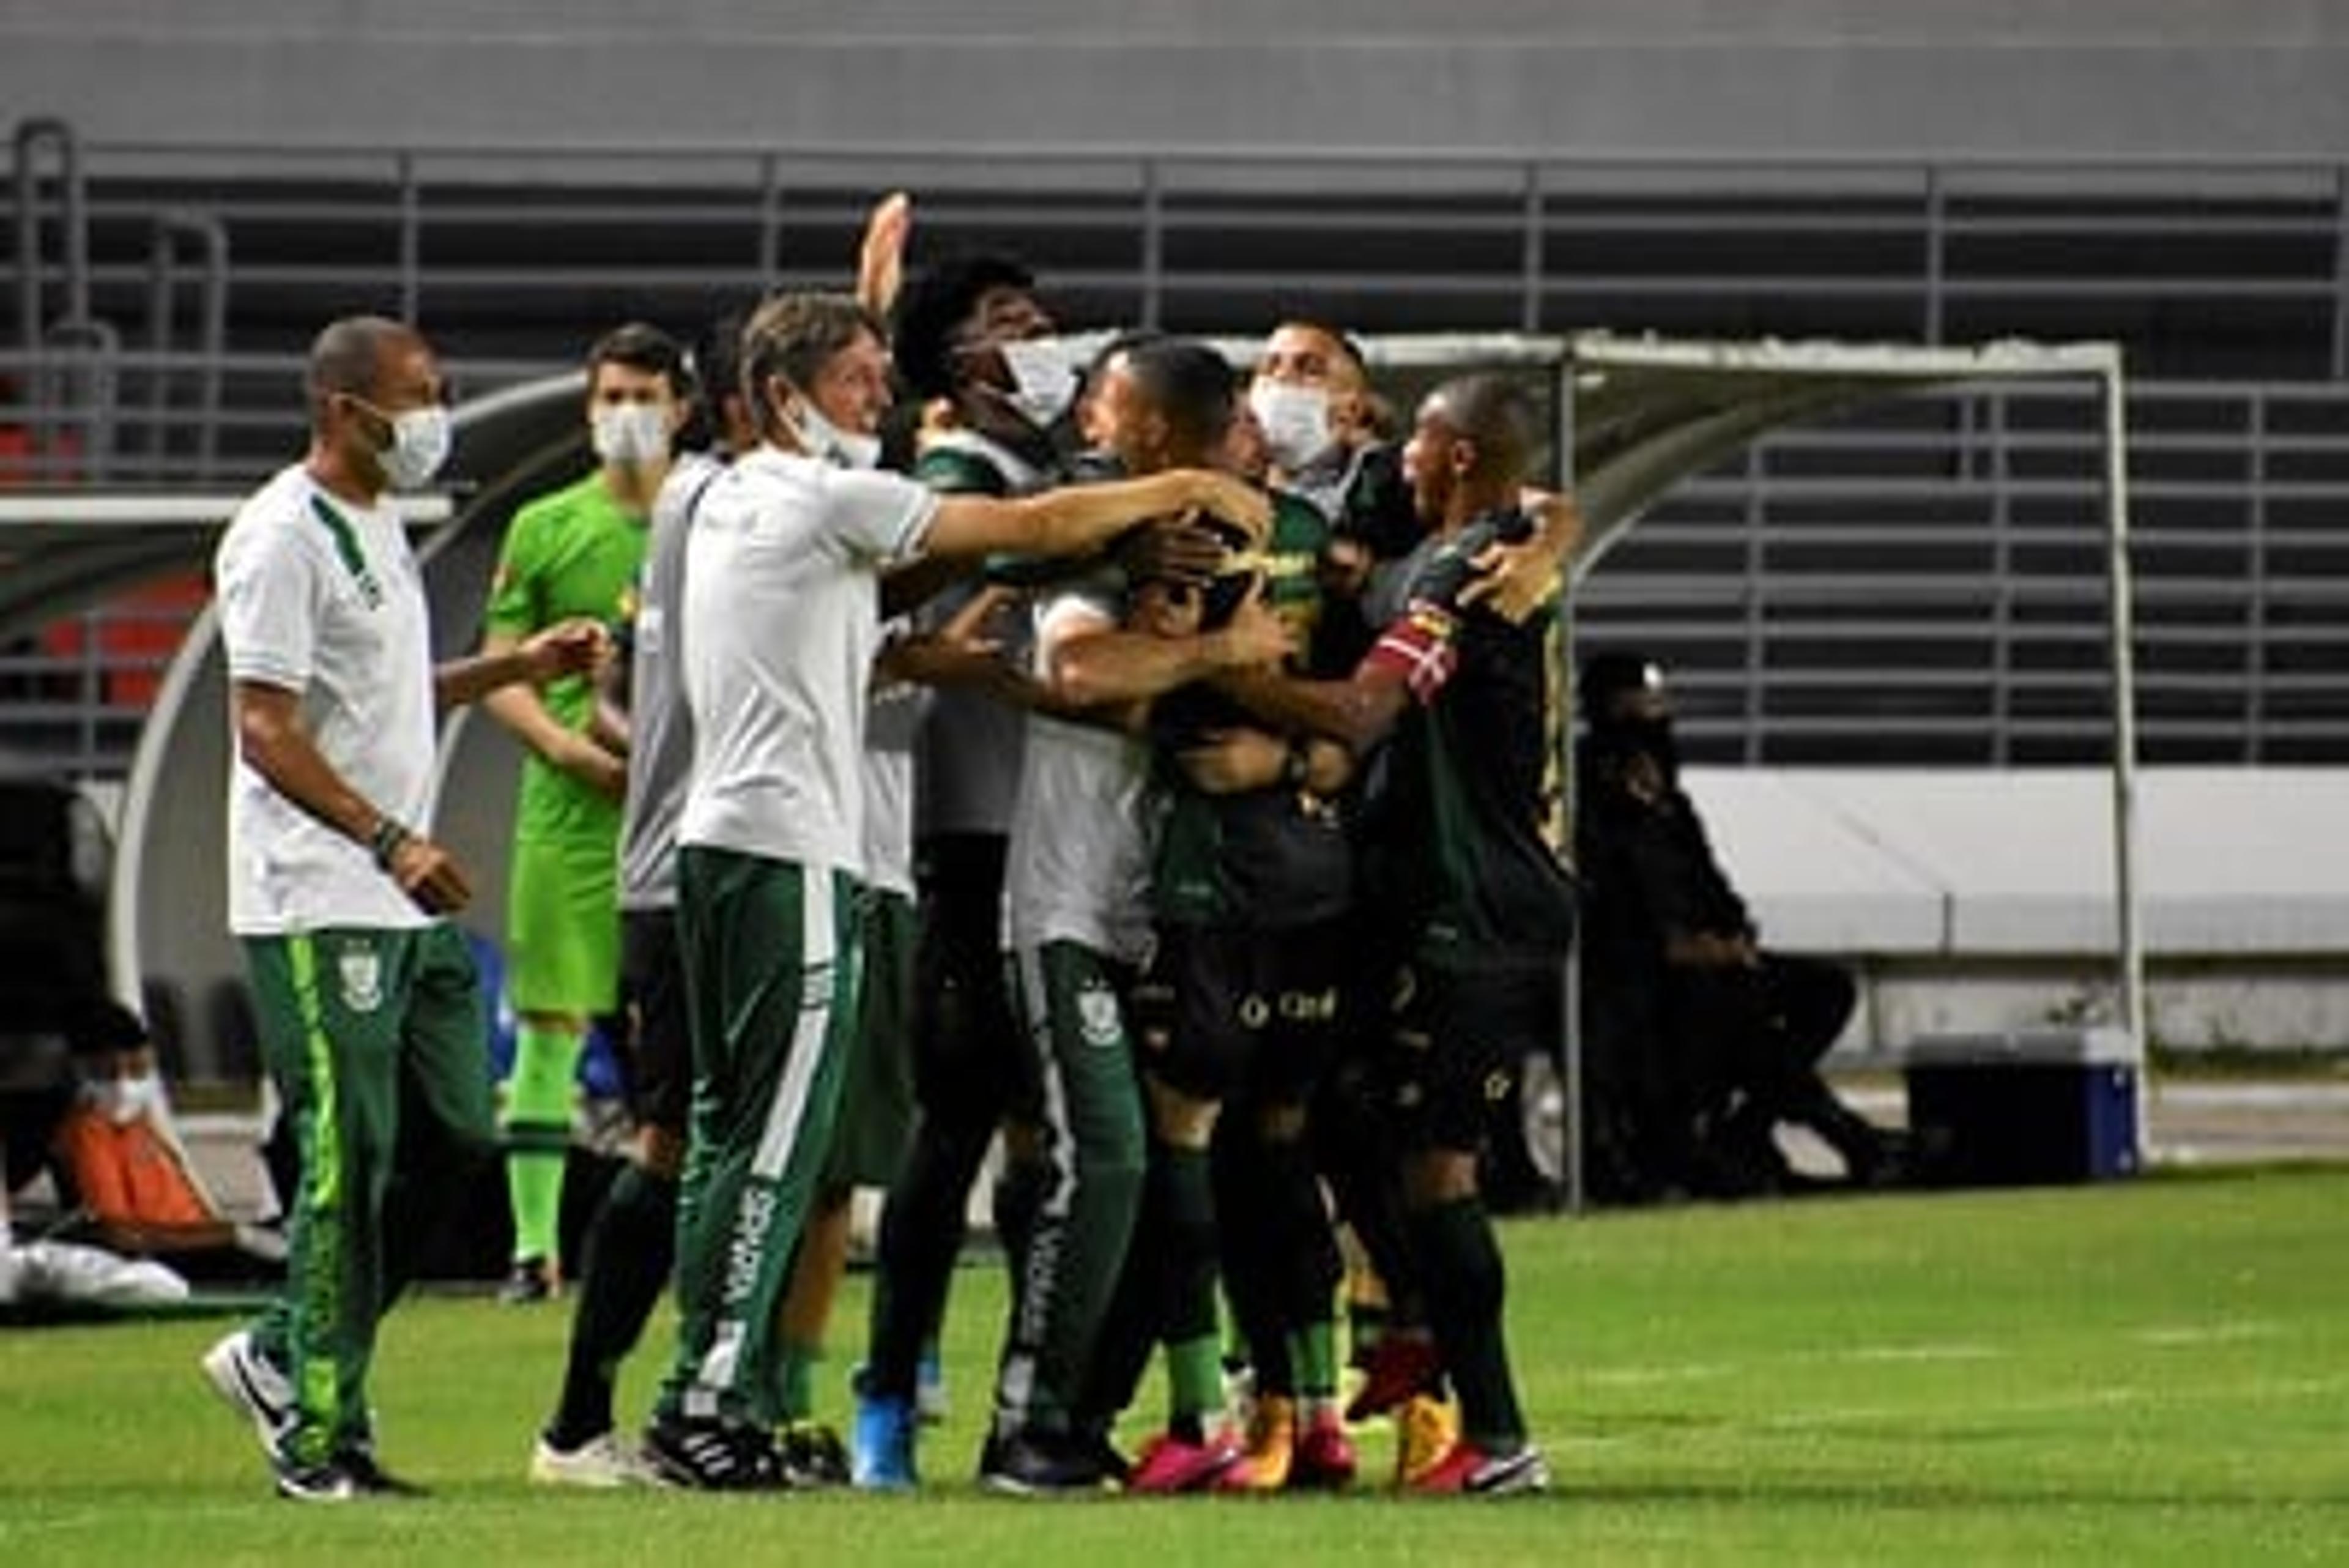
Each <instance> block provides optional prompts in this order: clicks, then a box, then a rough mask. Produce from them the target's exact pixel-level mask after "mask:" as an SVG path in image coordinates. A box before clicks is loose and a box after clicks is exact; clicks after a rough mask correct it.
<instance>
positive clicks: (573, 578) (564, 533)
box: [486, 472, 648, 843]
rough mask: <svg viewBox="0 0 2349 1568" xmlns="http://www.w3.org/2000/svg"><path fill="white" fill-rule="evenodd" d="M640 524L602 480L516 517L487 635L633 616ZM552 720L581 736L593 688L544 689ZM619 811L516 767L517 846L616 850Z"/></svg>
mask: <svg viewBox="0 0 2349 1568" xmlns="http://www.w3.org/2000/svg"><path fill="white" fill-rule="evenodd" d="M647 537H648V533H647V528H646V526H645V519H644V518H642V517H640V516H637V515H636V514H634V513H632V512H629V511H627V510H626V508H624V507H623V506H621V504H619V503H618V502H617V501H616V500H615V499H613V496H612V493H611V491H610V490H609V489H607V488H606V487H605V483H604V480H603V476H602V474H601V473H600V472H597V473H590V474H589V475H587V477H586V478H585V479H582V480H580V481H579V482H578V483H575V484H572V485H568V486H566V487H564V489H561V490H558V491H555V492H554V493H552V494H549V495H542V496H540V497H539V498H538V499H537V500H535V501H533V502H531V503H529V504H527V505H525V506H523V508H522V509H521V510H520V511H518V512H516V513H515V514H514V517H513V523H512V525H511V526H509V527H508V528H507V530H506V538H505V545H504V547H503V548H502V550H501V551H500V553H499V556H498V569H497V575H496V576H495V577H494V578H492V581H491V585H490V607H489V610H488V614H487V617H486V620H487V629H488V630H489V631H490V632H492V633H504V634H506V635H508V636H511V637H517V638H521V637H528V636H529V635H530V634H531V633H533V632H534V631H537V630H539V629H540V628H543V627H548V626H552V625H554V623H555V622H557V621H559V620H563V619H564V618H568V617H573V616H586V617H590V618H594V619H595V620H599V621H602V622H603V623H604V624H605V625H606V626H616V625H618V624H620V623H622V622H625V621H626V620H628V619H630V618H632V617H633V616H634V615H635V613H636V604H635V600H636V578H637V574H638V573H639V572H640V571H641V570H642V569H643V566H644V559H645V543H646V540H647ZM539 697H540V700H541V701H543V702H544V703H545V704H546V710H547V711H548V712H549V713H552V714H553V715H554V718H555V721H556V722H558V723H561V724H562V725H564V727H565V728H567V729H572V730H585V728H586V727H587V722H588V720H589V718H590V716H591V715H592V714H593V713H594V711H595V690H594V685H593V682H592V680H591V679H590V678H589V677H587V676H585V675H570V676H565V677H564V678H563V679H562V680H555V681H551V682H549V683H548V684H547V685H546V686H544V687H543V688H542V689H541V691H540V692H539ZM619 830H620V804H619V802H617V801H615V800H611V799H608V798H606V797H605V796H604V795H602V794H597V793H596V792H595V790H593V789H590V788H589V787H587V785H585V784H581V783H579V782H578V781H577V780H575V779H574V778H572V777H571V776H570V775H569V774H564V773H563V772H561V771H560V770H558V769H556V768H555V767H554V766H553V765H552V764H550V763H546V762H543V761H542V760H541V759H540V758H538V757H536V756H533V757H530V758H527V759H526V760H525V761H524V762H523V774H522V802H521V806H520V809H519V810H518V811H517V812H516V814H515V819H514V836H515V837H516V838H517V839H532V840H538V841H544V840H548V839H576V840H583V841H595V842H602V843H616V841H617V838H618V835H619Z"/></svg>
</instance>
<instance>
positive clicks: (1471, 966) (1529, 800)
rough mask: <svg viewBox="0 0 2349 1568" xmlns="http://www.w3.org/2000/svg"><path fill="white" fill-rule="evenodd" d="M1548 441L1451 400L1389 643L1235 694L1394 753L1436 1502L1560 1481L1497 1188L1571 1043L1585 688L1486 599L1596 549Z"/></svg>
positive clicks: (1410, 1183)
mask: <svg viewBox="0 0 2349 1568" xmlns="http://www.w3.org/2000/svg"><path fill="white" fill-rule="evenodd" d="M1536 446H1537V427H1536V422H1535V419H1534V414H1533V410H1532V409H1531V406H1530V404H1529V401H1528V400H1527V399H1526V395H1525V394H1524V392H1523V391H1522V390H1521V389H1518V388H1517V387H1516V385H1515V384H1514V383H1513V382H1511V381H1509V380H1508V379H1506V378H1504V377H1499V376H1469V377H1464V378H1460V379H1454V380H1450V381H1446V382H1444V384H1443V385H1441V386H1439V387H1438V388H1436V389H1435V390H1434V391H1433V392H1432V393H1430V394H1429V395H1428V397H1427V398H1426V399H1425V400H1424V401H1423V402H1422V403H1421V404H1420V407H1419V410H1418V414H1417V418H1416V420H1415V421H1414V423H1413V431H1412V437H1411V441H1410V443H1409V445H1408V447H1407V448H1406V450H1405V453H1404V467H1405V472H1406V474H1407V476H1408V478H1409V480H1410V483H1411V487H1412V494H1413V502H1414V504H1415V505H1416V508H1417V511H1418V514H1419V516H1420V518H1421V520H1422V521H1423V523H1424V524H1426V525H1427V528H1428V535H1427V537H1426V539H1425V540H1424V542H1423V544H1422V545H1421V546H1420V547H1419V549H1418V550H1417V551H1415V552H1414V553H1413V556H1411V557H1410V558H1409V559H1408V560H1407V561H1406V563H1405V565H1404V567H1403V569H1402V572H1401V573H1400V574H1399V585H1398V586H1399V587H1400V590H1401V591H1400V596H1399V597H1400V600H1401V604H1400V607H1399V609H1397V611H1396V613H1394V614H1392V616H1391V617H1388V618H1385V629H1384V630H1383V631H1382V632H1381V635H1380V638H1379V640H1378V643H1377V645H1376V646H1375V647H1374V648H1373V649H1371V652H1370V653H1369V654H1368V655H1367V656H1365V657H1364V659H1362V661H1361V664H1360V665H1358V666H1357V667H1356V668H1355V670H1354V671H1353V673H1352V674H1351V675H1350V677H1349V678H1347V679H1345V680H1335V681H1320V682H1307V681H1298V680H1288V679H1286V678H1283V677H1280V676H1278V675H1270V674H1266V673H1263V672H1258V671H1243V672H1239V673H1238V674H1236V675H1233V676H1230V677H1226V680H1225V688H1226V691H1229V692H1231V693H1232V694H1233V695H1234V696H1236V697H1237V698H1238V699H1239V700H1240V701H1242V702H1243V703H1244V704H1245V705H1247V707H1248V708H1249V709H1251V710H1252V711H1255V712H1257V714H1258V715H1259V716H1260V717H1262V718H1265V719H1267V720H1268V721H1272V722H1280V723H1285V724H1288V725H1289V726H1291V727H1293V728H1294V729H1295V730H1296V731H1298V732H1304V733H1318V734H1323V735H1328V736H1330V737H1331V738H1333V739H1337V740H1340V741H1343V742H1346V743H1347V745H1348V746H1349V747H1350V748H1351V749H1352V750H1354V751H1355V753H1357V754H1358V755H1363V754H1366V753H1369V752H1370V751H1371V750H1372V749H1373V748H1374V747H1377V746H1379V745H1381V743H1383V744H1384V746H1385V747H1386V755H1385V756H1384V757H1383V758H1382V759H1381V770H1382V772H1381V781H1380V783H1379V784H1378V786H1377V787H1375V788H1373V789H1372V790H1371V793H1370V794H1369V797H1368V799H1367V800H1366V803H1365V810H1366V812H1367V813H1368V814H1369V816H1370V827H1369V830H1368V831H1367V832H1366V834H1365V836H1364V839H1363V842H1364V843H1365V845H1366V846H1369V847H1368V849H1367V852H1366V862H1367V863H1366V865H1365V867H1364V870H1365V877H1366V881H1367V884H1368V886H1369V888H1370V889H1371V898H1372V899H1373V908H1375V909H1379V910H1381V912H1382V913H1383V915H1384V917H1385V918H1386V919H1387V920H1388V921H1389V922H1390V923H1391V929H1392V930H1393V931H1394V933H1395V935H1396V937H1397V939H1398V951H1397V952H1396V954H1395V955H1394V956H1395V972H1396V974H1397V977H1398V991H1397V995H1398V996H1399V997H1400V998H1401V999H1402V1000H1401V1001H1400V1002H1399V1003H1398V1007H1397V1012H1396V1016H1395V1018H1394V1029H1395V1036H1396V1040H1397V1044H1398V1045H1399V1046H1400V1047H1401V1049H1399V1050H1398V1052H1397V1053H1396V1055H1397V1057H1398V1058H1399V1060H1400V1062H1401V1064H1402V1065H1401V1068H1400V1071H1401V1073H1402V1082H1401V1083H1400V1084H1399V1085H1398V1101H1397V1103H1398V1105H1399V1106H1400V1108H1401V1119H1402V1130H1403V1136H1404V1138H1405V1149H1404V1154H1403V1177H1404V1196H1405V1200H1406V1203H1407V1204H1408V1207H1409V1218H1408V1223H1409V1230H1410V1237H1411V1242H1412V1248H1413V1252H1414V1254H1415V1256H1416V1261H1417V1262H1418V1265H1419V1272H1420V1276H1421V1279H1422V1282H1423V1289H1424V1291H1425V1293H1426V1304H1427V1312H1428V1315H1429V1319H1430V1323H1431V1325H1432V1326H1433V1330H1434V1334H1435V1339H1436V1343H1437V1345H1438V1348H1439V1349H1440V1351H1441V1353H1442V1356H1443V1360H1444V1366H1445V1368H1446V1370H1447V1372H1448V1373H1449V1375H1450V1376H1451V1378H1452V1380H1453V1383H1454V1386H1455V1388H1456V1389H1457V1391H1458V1394H1459V1397H1460V1405H1461V1422H1462V1431H1461V1435H1460V1437H1459V1438H1457V1439H1456V1440H1454V1441H1453V1442H1452V1443H1450V1444H1449V1445H1448V1447H1447V1449H1446V1451H1444V1452H1443V1453H1441V1454H1440V1455H1436V1456H1433V1457H1431V1458H1430V1459H1429V1460H1428V1461H1427V1462H1426V1463H1425V1464H1424V1465H1423V1466H1422V1467H1420V1468H1419V1469H1418V1470H1417V1473H1415V1474H1413V1475H1410V1476H1407V1477H1404V1478H1402V1479H1403V1480H1405V1481H1406V1484H1409V1485H1411V1486H1413V1488H1415V1489H1417V1490H1429V1491H1454V1492H1467V1493H1478V1494H1487V1495H1489V1494H1496V1493H1503V1492H1511V1491H1524V1490H1538V1489H1540V1488H1543V1487H1546V1486H1547V1484H1548V1480H1549V1472H1548V1467H1547V1463H1546V1462H1545V1460H1544V1459H1543V1458H1542V1456H1541V1453H1540V1450H1539V1449H1537V1448H1535V1447H1534V1445H1533V1444H1532V1442H1531V1441H1530V1439H1529V1438H1528V1437H1527V1435H1526V1425H1525V1419H1524V1416H1523V1413H1522V1411H1521V1410H1520V1408H1519V1407H1518V1404H1517V1397H1516V1384H1515V1381H1514V1379H1513V1378H1512V1376H1511V1374H1510V1371H1509V1364H1508V1354H1507V1347H1506V1341H1505V1338H1504V1334H1503V1329H1502V1305H1503V1296H1504V1292H1505V1284H1506V1276H1505V1272H1504V1269H1503V1264H1502V1259H1501V1253H1500V1250H1499V1247H1498V1246H1497V1244H1496V1243H1495V1239H1494V1235H1493V1229H1492V1225H1491V1221H1490V1220H1489V1219H1488V1218H1487V1216H1486V1214H1485V1209H1484V1205H1483V1200H1482V1199H1481V1198H1480V1196H1479V1193H1478V1187H1477V1159H1478V1154H1479V1150H1480V1148H1481V1146H1482V1143H1483V1139H1484V1131H1485V1101H1486V1100H1487V1098H1488V1097H1498V1096H1499V1095H1500V1094H1502V1093H1505V1092H1506V1090H1507V1088H1508V1087H1509V1085H1510V1084H1511V1082H1512V1080H1513V1079H1514V1077H1515V1075H1516V1073H1517V1071H1518V1068H1519V1064H1520V1063H1521V1062H1522V1061H1523V1060H1524V1057H1525V1054H1526V1049H1527V1047H1528V1045H1530V1044H1538V1043H1539V1042H1541V1041H1543V1040H1545V1039H1546V1038H1547V1036H1548V1035H1549V1034H1550V1033H1551V1032H1552V1031H1554V1030H1555V1028H1556V1027H1557V1023H1558V1013H1559V1002H1558V983H1559V974H1560V967H1559V966H1560V964H1561V962H1562V959H1563V955H1564V953H1565V951H1566V949H1567V946H1568V941H1569V940H1570V939H1571V937H1572V933H1573V924H1574V886H1573V882H1572V880H1571V878H1570V877H1569V875H1568V871H1567V870H1566V869H1565V867H1564V866H1563V865H1562V863H1561V860H1560V858H1559V855H1558V852H1557V847H1556V846H1557V845H1558V844H1559V843H1560V842H1561V841H1562V832H1561V827H1560V825H1559V824H1558V823H1557V822H1556V821H1555V820H1553V818H1554V816H1555V813H1556V809H1557V796H1556V794H1555V792H1554V785H1555V783H1556V774H1557V765H1558V741H1559V736H1560V731H1559V728H1558V726H1559V725H1560V724H1561V723H1562V722H1563V721H1562V716H1561V712H1560V710H1559V708H1558V704H1559V702H1561V701H1563V693H1562V692H1560V691H1558V690H1557V686H1558V684H1559V682H1557V680H1555V678H1554V672H1553V669H1552V665H1553V661H1554V646H1553V639H1552V638H1551V637H1550V635H1549V631H1550V628H1549V626H1548V624H1547V622H1548V618H1547V617H1546V616H1534V617H1530V618H1526V619H1522V620H1515V621H1513V620H1511V619H1509V618H1507V617H1506V615H1504V614H1502V613H1499V612H1498V611H1497V610H1496V609H1495V607H1494V606H1493V605H1492V604H1491V603H1488V602H1486V601H1488V600H1490V599H1492V598H1493V597H1495V593H1496V591H1497V590H1496V587H1495V583H1494V582H1492V581H1482V580H1480V572H1482V571H1483V570H1484V569H1485V567H1489V566H1497V565H1499V564H1500V563H1501V562H1502V561H1504V560H1513V559H1514V558H1516V556H1527V555H1531V554H1535V553H1541V552H1547V553H1548V555H1549V557H1550V559H1551V560H1552V561H1554V560H1555V557H1556V556H1557V554H1562V553H1563V551H1564V550H1565V549H1567V548H1568V547H1570V545H1571V544H1572V542H1573V539H1574V538H1575V537H1576V536H1577V535H1578V520H1577V519H1576V518H1575V517H1574V516H1573V514H1572V509H1571V507H1570V505H1568V504H1563V503H1561V504H1556V505H1553V506H1551V507H1550V508H1548V509H1547V511H1546V513H1545V515H1544V519H1543V522H1542V524H1541V525H1540V526H1538V527H1537V524H1536V523H1535V520H1534V519H1533V518H1532V517H1529V516H1528V515H1526V513H1525V511H1524V510H1523V509H1522V504H1523V489H1522V487H1523V484H1524V481H1525V476H1526V471H1527V469H1528V466H1529V465H1530V463H1531V462H1532V458H1533V453H1534V451H1535V448H1536ZM1510 553H1514V555H1512V554H1510ZM1480 563H1481V565H1480Z"/></svg>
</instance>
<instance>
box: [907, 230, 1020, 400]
mask: <svg viewBox="0 0 2349 1568" xmlns="http://www.w3.org/2000/svg"><path fill="white" fill-rule="evenodd" d="M995 288H1016V289H1019V291H1020V292H1022V293H1024V294H1032V293H1034V292H1035V288H1036V275H1035V274H1034V273H1032V272H1030V271H1029V270H1028V266H1027V264H1026V263H1024V262H1022V261H1021V260H1019V257H1017V256H1014V255H1011V254H1008V253H1005V252H1002V251H975V252H971V253H969V254H963V255H956V256H949V257H947V259H946V260H944V261H941V262H939V263H937V264H936V265H934V266H932V267H931V268H930V269H929V270H928V271H926V272H925V273H923V274H922V275H920V276H919V277H917V278H916V279H914V281H913V282H912V283H910V284H908V285H907V286H906V287H905V293H903V294H902V295H900V296H898V298H897V310H896V348H895V358H896V362H897V374H898V376H899V377H900V378H902V379H904V381H905V385H907V386H908V387H910V388H912V389H914V391H915V392H916V394H917V395H919V396H921V397H925V398H950V397H952V396H954V393H955V389H956V388H957V386H959V385H960V384H961V380H962V378H961V376H960V375H959V374H958V373H957V369H956V366H955V348H956V343H955V336H956V334H957V333H958V332H959V331H960V330H961V329H962V328H963V327H964V326H966V325H967V324H968V322H969V320H970V318H971V313H972V312H973V311H975V310H977V309H978V302H979V300H980V299H981V298H982V297H983V296H985V295H986V294H987V292H988V290H989V289H995Z"/></svg>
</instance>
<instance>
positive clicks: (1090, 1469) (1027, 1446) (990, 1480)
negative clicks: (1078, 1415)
mask: <svg viewBox="0 0 2349 1568" xmlns="http://www.w3.org/2000/svg"><path fill="white" fill-rule="evenodd" d="M1111 1479H1112V1475H1111V1472H1110V1470H1109V1469H1107V1468H1106V1467H1105V1466H1104V1465H1103V1463H1102V1457H1101V1455H1100V1453H1099V1452H1098V1451H1097V1449H1096V1448H1095V1446H1094V1445H1093V1444H1092V1442H1090V1441H1088V1440H1087V1439H1085V1438H1078V1437H1075V1436H1073V1435H1072V1434H1070V1433H1067V1432H1014V1433H1012V1434H1010V1435H1009V1437H990V1438H988V1440H987V1446H986V1448H985V1449H983V1450H982V1451H981V1452H980V1455H979V1461H978V1484H979V1485H980V1486H982V1487H984V1488H986V1489H987V1490H988V1491H992V1492H998V1493H1000V1494H1002V1495H1004V1496H1006V1497H1078V1496H1082V1495H1084V1494H1087V1493H1091V1492H1097V1491H1099V1490H1102V1486H1103V1485H1105V1484H1106V1483H1107V1482H1108V1481H1109V1480H1111Z"/></svg>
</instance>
